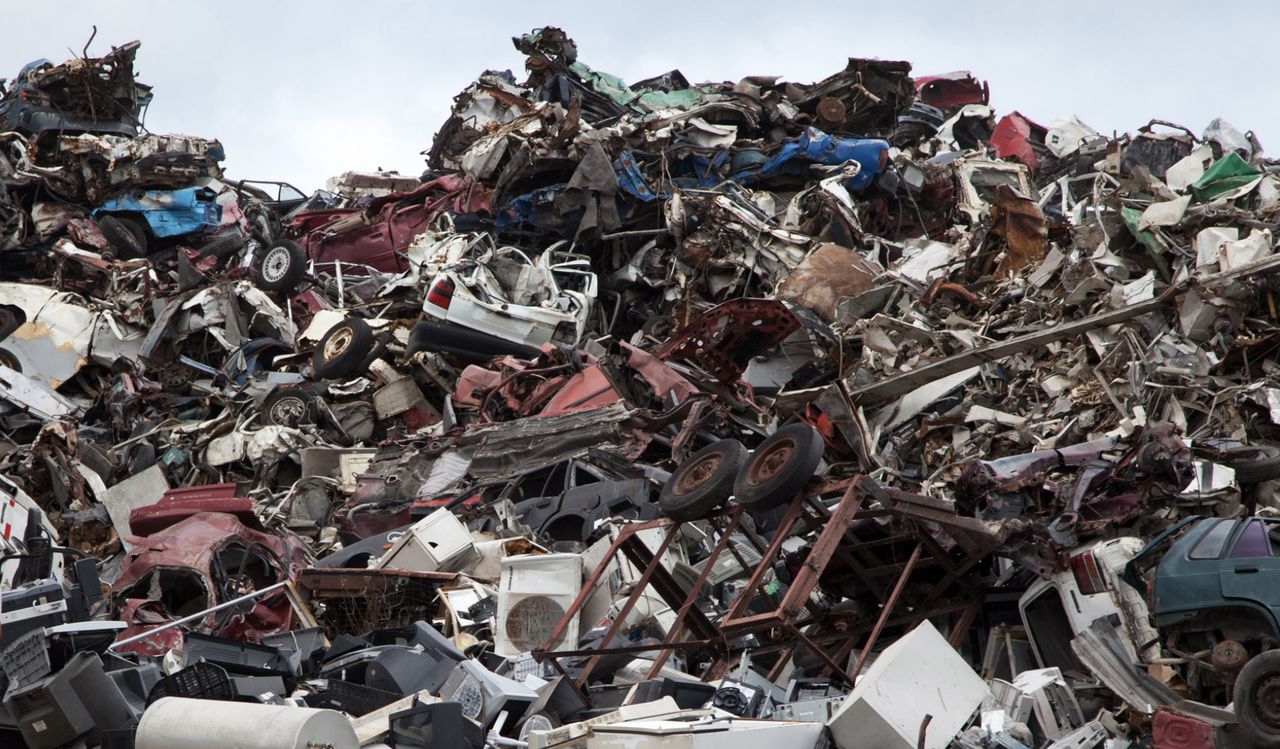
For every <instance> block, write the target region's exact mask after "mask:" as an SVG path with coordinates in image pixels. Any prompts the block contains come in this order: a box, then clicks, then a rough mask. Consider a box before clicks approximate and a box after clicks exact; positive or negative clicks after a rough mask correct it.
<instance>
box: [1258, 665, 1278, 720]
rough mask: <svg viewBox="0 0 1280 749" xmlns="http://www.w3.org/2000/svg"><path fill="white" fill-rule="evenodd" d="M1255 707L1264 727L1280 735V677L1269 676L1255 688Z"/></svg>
mask: <svg viewBox="0 0 1280 749" xmlns="http://www.w3.org/2000/svg"><path fill="white" fill-rule="evenodd" d="M1253 707H1254V710H1255V711H1256V712H1257V715H1258V718H1259V720H1260V721H1261V723H1262V727H1263V728H1264V729H1266V730H1267V732H1269V733H1276V734H1280V675H1275V676H1269V677H1267V678H1266V679H1263V680H1262V682H1261V683H1259V684H1258V686H1257V687H1255V688H1254V690H1253Z"/></svg>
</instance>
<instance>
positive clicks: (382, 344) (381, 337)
mask: <svg viewBox="0 0 1280 749" xmlns="http://www.w3.org/2000/svg"><path fill="white" fill-rule="evenodd" d="M390 341H391V334H390V333H379V334H378V335H377V337H376V338H375V339H374V341H373V350H371V351H370V352H369V355H368V356H366V357H365V358H364V359H362V360H361V361H360V363H359V364H357V365H356V371H357V372H368V371H369V365H370V364H373V361H374V359H380V358H382V355H383V354H385V353H387V344H388V343H390Z"/></svg>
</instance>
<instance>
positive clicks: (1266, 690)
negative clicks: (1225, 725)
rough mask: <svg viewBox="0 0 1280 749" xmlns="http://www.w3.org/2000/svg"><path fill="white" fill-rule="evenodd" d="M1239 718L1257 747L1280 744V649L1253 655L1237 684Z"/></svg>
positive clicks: (1252, 743)
mask: <svg viewBox="0 0 1280 749" xmlns="http://www.w3.org/2000/svg"><path fill="white" fill-rule="evenodd" d="M1233 696H1234V698H1235V709H1236V721H1237V722H1238V723H1239V724H1240V727H1241V728H1243V729H1244V731H1245V732H1246V733H1247V734H1248V736H1249V745H1250V746H1254V747H1280V650H1268V651H1266V652H1265V653H1261V654H1259V655H1257V656H1254V658H1253V659H1252V660H1250V661H1249V662H1248V663H1246V664H1244V668H1242V669H1240V675H1239V676H1237V677H1236V687H1235V693H1234V695H1233Z"/></svg>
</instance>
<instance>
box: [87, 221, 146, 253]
mask: <svg viewBox="0 0 1280 749" xmlns="http://www.w3.org/2000/svg"><path fill="white" fill-rule="evenodd" d="M96 223H97V224H98V229H100V230H101V231H102V236H104V237H106V238H107V241H108V242H110V243H111V246H112V247H114V248H116V255H117V257H119V258H121V259H123V260H136V259H138V258H143V257H146V256H147V230H146V228H145V227H144V226H143V225H142V224H141V223H139V222H138V221H137V220H136V219H133V218H129V217H127V216H112V215H107V216H99V217H98V218H97V219H96Z"/></svg>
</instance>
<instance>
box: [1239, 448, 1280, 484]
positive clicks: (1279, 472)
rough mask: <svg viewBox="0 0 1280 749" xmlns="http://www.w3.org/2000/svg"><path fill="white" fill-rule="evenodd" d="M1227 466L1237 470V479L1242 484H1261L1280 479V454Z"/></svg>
mask: <svg viewBox="0 0 1280 749" xmlns="http://www.w3.org/2000/svg"><path fill="white" fill-rule="evenodd" d="M1227 466H1228V467H1229V468H1231V470H1233V471H1235V472H1236V481H1238V482H1240V483H1241V484H1260V483H1262V482H1263V481H1270V480H1271V479H1280V455H1277V456H1275V457H1273V458H1263V459H1262V460H1247V461H1242V462H1240V463H1228V464H1227Z"/></svg>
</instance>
